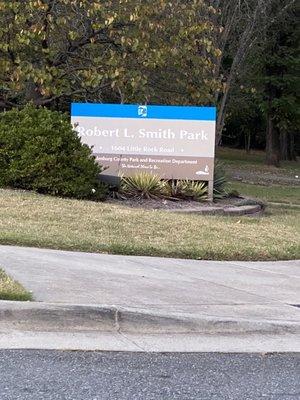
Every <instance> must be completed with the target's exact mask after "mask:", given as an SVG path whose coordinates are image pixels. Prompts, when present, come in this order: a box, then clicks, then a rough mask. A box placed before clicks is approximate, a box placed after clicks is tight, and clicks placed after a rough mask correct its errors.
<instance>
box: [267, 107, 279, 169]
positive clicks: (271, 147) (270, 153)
mask: <svg viewBox="0 0 300 400" xmlns="http://www.w3.org/2000/svg"><path fill="white" fill-rule="evenodd" d="M269 107H270V105H269ZM273 118H274V117H273V113H272V109H270V108H269V110H268V116H267V132H266V163H267V165H274V166H275V167H279V165H280V139H279V132H278V129H277V127H276V126H275V124H274V120H273Z"/></svg>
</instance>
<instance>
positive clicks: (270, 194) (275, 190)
mask: <svg viewBox="0 0 300 400" xmlns="http://www.w3.org/2000/svg"><path fill="white" fill-rule="evenodd" d="M230 187H231V188H232V189H234V190H237V191H238V192H239V193H242V194H243V195H244V196H249V197H256V198H258V199H261V200H264V201H267V202H275V203H283V204H291V205H298V206H299V207H300V186H279V185H273V186H260V185H253V184H248V183H242V182H235V181H233V182H231V183H230Z"/></svg>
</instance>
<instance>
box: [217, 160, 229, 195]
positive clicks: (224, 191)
mask: <svg viewBox="0 0 300 400" xmlns="http://www.w3.org/2000/svg"><path fill="white" fill-rule="evenodd" d="M227 186H228V182H227V177H226V174H225V170H224V165H223V164H222V163H221V161H218V160H217V161H216V163H215V173H214V199H222V198H224V197H227V196H228V188H227Z"/></svg>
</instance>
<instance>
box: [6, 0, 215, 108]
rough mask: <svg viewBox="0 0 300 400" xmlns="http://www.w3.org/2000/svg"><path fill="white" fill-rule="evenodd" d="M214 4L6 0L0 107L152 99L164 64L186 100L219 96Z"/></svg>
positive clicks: (199, 1) (197, 0) (155, 0)
mask: <svg viewBox="0 0 300 400" xmlns="http://www.w3.org/2000/svg"><path fill="white" fill-rule="evenodd" d="M211 11H212V10H211V9H210V7H209V6H207V5H206V4H205V2H203V1H202V0H194V1H192V2H189V1H187V2H182V1H181V0H176V1H168V2H167V1H163V0H151V1H144V0H104V1H101V2H99V1H91V0H30V1H29V0H28V1H18V0H11V1H0V81H1V87H0V107H1V108H2V109H3V108H8V107H13V106H16V105H22V104H24V103H27V102H29V101H31V102H33V103H34V104H36V105H53V104H54V105H55V104H57V102H58V101H61V99H65V100H69V99H73V100H84V101H85V100H90V101H106V100H107V99H112V100H113V101H116V102H130V101H139V102H147V101H150V100H151V99H152V98H153V97H154V94H155V90H156V86H155V82H153V79H152V78H151V77H154V76H155V74H157V76H158V81H160V82H163V81H164V80H165V79H162V77H164V73H163V71H165V74H169V76H170V77H171V79H170V80H171V85H169V86H170V91H171V92H172V90H175V91H176V90H178V88H179V92H181V93H183V94H184V96H181V97H180V96H178V97H177V101H178V102H180V101H181V100H182V101H184V102H185V103H188V102H194V103H197V102H200V101H203V100H204V99H210V100H211V101H212V100H213V93H214V92H215V91H216V90H217V87H218V82H217V81H218V78H216V73H215V70H214V68H215V65H216V60H218V57H219V56H220V51H219V50H218V48H217V46H216V45H215V43H214V37H215V26H214V24H213V23H212V21H211V20H210V18H209V16H210V13H211ZM199 55H200V57H199ZM200 88H201V89H200ZM187 93H188V95H186V94H187Z"/></svg>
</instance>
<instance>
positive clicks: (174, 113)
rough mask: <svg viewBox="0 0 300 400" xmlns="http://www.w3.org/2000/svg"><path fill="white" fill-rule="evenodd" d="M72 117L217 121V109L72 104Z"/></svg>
mask: <svg viewBox="0 0 300 400" xmlns="http://www.w3.org/2000/svg"><path fill="white" fill-rule="evenodd" d="M71 115H72V117H99V118H137V119H174V120H176V119H177V120H192V121H215V120H216V115H217V111H216V107H193V106H151V105H149V106H148V105H129V104H97V103H72V105H71Z"/></svg>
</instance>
